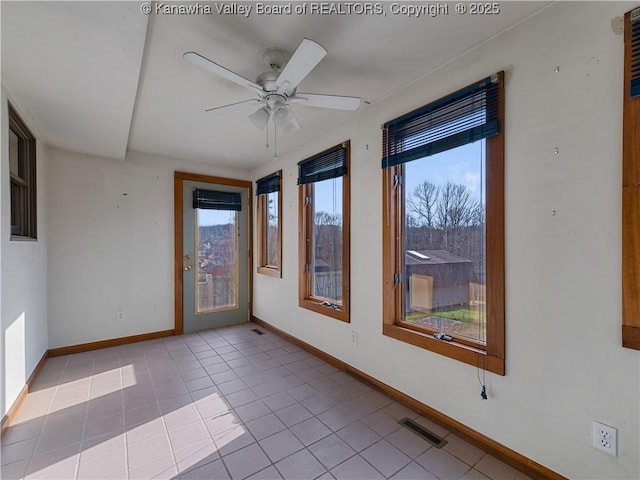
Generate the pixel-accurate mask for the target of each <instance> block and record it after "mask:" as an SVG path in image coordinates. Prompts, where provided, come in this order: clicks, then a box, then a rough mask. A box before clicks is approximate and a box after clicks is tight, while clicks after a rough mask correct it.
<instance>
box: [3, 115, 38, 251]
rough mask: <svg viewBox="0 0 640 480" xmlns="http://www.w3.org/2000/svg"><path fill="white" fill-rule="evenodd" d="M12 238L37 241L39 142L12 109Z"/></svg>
mask: <svg viewBox="0 0 640 480" xmlns="http://www.w3.org/2000/svg"><path fill="white" fill-rule="evenodd" d="M9 173H10V177H11V238H12V239H18V238H33V239H36V238H37V235H36V227H37V216H36V140H35V137H34V136H33V134H32V133H31V132H30V131H29V129H28V128H27V126H26V125H25V124H24V122H23V121H22V120H21V119H20V117H19V116H18V114H17V113H16V111H15V110H14V109H13V107H12V106H11V105H9Z"/></svg>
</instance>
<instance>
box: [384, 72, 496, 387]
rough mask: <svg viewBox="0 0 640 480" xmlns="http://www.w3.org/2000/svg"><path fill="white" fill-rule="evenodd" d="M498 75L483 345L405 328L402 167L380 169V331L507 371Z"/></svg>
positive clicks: (489, 153) (490, 142)
mask: <svg viewBox="0 0 640 480" xmlns="http://www.w3.org/2000/svg"><path fill="white" fill-rule="evenodd" d="M498 78H499V87H500V89H499V92H500V93H499V101H498V102H499V103H498V109H499V117H498V120H499V124H500V131H499V133H498V134H497V135H495V136H493V137H489V138H487V139H485V142H486V162H487V167H486V168H487V175H486V182H487V184H486V192H487V207H486V208H487V214H486V274H487V278H486V291H487V294H486V302H487V303H486V309H487V324H486V325H487V326H486V329H487V330H486V338H487V342H486V346H485V348H484V349H479V348H475V347H473V346H471V345H465V344H463V343H459V342H456V341H453V342H445V341H442V340H438V339H436V338H434V337H433V335H432V334H430V333H426V332H424V331H420V330H418V329H416V328H409V327H408V326H407V324H406V323H403V322H401V320H402V319H403V312H402V310H403V305H402V301H403V300H402V289H401V288H396V287H395V285H394V274H395V272H398V271H402V269H401V268H400V267H401V265H402V262H403V261H404V255H403V247H402V244H401V242H402V223H403V218H404V212H403V208H404V207H403V201H402V199H403V191H402V190H403V185H402V184H400V185H399V186H397V187H396V188H394V176H395V175H396V174H402V172H403V167H402V165H398V166H396V167H391V168H386V169H383V172H382V198H383V205H382V220H383V221H382V229H383V237H382V249H383V285H382V289H383V301H382V312H383V327H382V333H383V335H386V336H389V337H391V338H395V339H396V340H400V341H403V342H406V343H409V344H411V345H415V346H417V347H421V348H424V349H426V350H430V351H433V352H435V353H438V354H441V355H445V356H447V357H450V358H453V359H455V360H458V361H461V362H464V363H467V364H469V365H473V366H476V367H481V368H484V369H486V370H488V371H490V372H493V373H496V374H498V375H504V374H505V274H504V245H505V243H504V111H505V108H504V107H505V100H504V73H503V72H500V73H499V74H498Z"/></svg>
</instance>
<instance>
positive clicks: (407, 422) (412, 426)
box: [399, 417, 447, 448]
mask: <svg viewBox="0 0 640 480" xmlns="http://www.w3.org/2000/svg"><path fill="white" fill-rule="evenodd" d="M399 423H400V425H402V426H403V427H406V428H408V429H409V430H411V431H412V432H413V433H415V434H416V435H418V436H419V437H420V438H424V439H425V440H426V441H427V442H429V443H430V444H431V445H433V446H434V447H436V448H442V447H444V446H445V445H446V444H447V441H446V440H445V439H444V438H440V437H439V436H438V435H436V434H435V433H433V432H430V431H429V430H427V429H426V428H424V427H423V426H422V425H418V424H417V423H416V422H414V421H413V420H411V419H410V418H407V417H405V418H403V419H402V420H400V422H399Z"/></svg>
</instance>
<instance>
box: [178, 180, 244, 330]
mask: <svg viewBox="0 0 640 480" xmlns="http://www.w3.org/2000/svg"><path fill="white" fill-rule="evenodd" d="M194 193H195V195H194ZM176 208H177V206H176ZM249 211H250V207H249V188H248V187H242V186H238V185H228V184H220V183H208V182H201V181H193V180H183V181H182V318H183V331H184V332H185V333H187V332H194V331H198V330H204V329H208V328H215V327H220V326H223V325H231V324H235V323H242V322H247V321H249V252H250V249H249V225H250V222H249V216H250V215H249ZM177 297H178V296H177ZM176 323H177V322H176Z"/></svg>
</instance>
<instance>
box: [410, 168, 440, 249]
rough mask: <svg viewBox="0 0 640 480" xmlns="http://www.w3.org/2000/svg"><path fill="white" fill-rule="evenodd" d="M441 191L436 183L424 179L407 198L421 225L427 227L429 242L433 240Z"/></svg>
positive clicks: (411, 210)
mask: <svg viewBox="0 0 640 480" xmlns="http://www.w3.org/2000/svg"><path fill="white" fill-rule="evenodd" d="M439 193H440V189H439V188H438V187H437V186H436V185H435V184H433V183H431V182H429V181H424V182H422V183H421V184H420V185H418V186H417V187H416V188H415V189H414V190H413V195H411V196H410V197H409V199H408V200H407V207H408V208H409V211H410V212H411V213H412V214H413V215H414V216H415V218H416V220H417V221H418V223H419V224H420V225H421V226H424V227H427V229H428V232H429V243H432V242H433V227H434V220H435V213H436V204H437V202H438V196H439Z"/></svg>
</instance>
